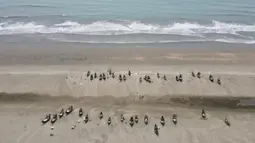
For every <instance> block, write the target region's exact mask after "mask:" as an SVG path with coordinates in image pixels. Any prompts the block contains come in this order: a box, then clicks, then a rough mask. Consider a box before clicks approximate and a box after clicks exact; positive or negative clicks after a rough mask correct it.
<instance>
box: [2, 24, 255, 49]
mask: <svg viewBox="0 0 255 143" xmlns="http://www.w3.org/2000/svg"><path fill="white" fill-rule="evenodd" d="M239 32H255V24H253V25H252V24H251V25H247V24H237V23H223V22H219V21H212V23H211V24H207V25H206V24H204V25H202V24H198V23H190V22H183V23H172V24H168V25H157V24H150V23H142V22H138V21H120V22H108V21H96V22H93V23H90V24H82V23H78V22H74V21H66V22H64V23H58V24H53V25H51V26H46V25H41V24H37V23H36V22H29V23H23V22H17V23H8V22H3V23H0V35H11V34H33V33H43V34H51V33H64V34H84V35H123V34H137V33H138V34H139V33H144V34H174V35H187V36H197V37H200V38H202V39H203V38H204V37H203V34H205V33H212V34H232V35H237V36H243V35H240V33H239ZM205 38H206V37H205ZM244 38H245V39H247V40H243V41H242V40H238V39H225V38H223V39H206V40H205V41H210V40H212V41H220V42H230V43H232V42H234V43H247V44H253V43H254V38H252V37H246V36H244ZM117 42H122V41H117ZM145 42H146V41H145ZM156 42H159V43H162V41H160V40H159V41H156ZM163 42H164V41H163ZM174 42H176V41H174ZM124 43H125V42H124ZM135 43H136V42H135ZM149 43H151V42H149ZM153 43H154V41H153Z"/></svg>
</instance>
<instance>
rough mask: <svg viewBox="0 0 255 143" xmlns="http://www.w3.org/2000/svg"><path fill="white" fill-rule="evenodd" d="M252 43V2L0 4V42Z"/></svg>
mask: <svg viewBox="0 0 255 143" xmlns="http://www.w3.org/2000/svg"><path fill="white" fill-rule="evenodd" d="M6 36H8V37H11V36H19V37H22V36H26V37H43V38H45V39H48V40H51V41H58V42H74V43H75V42H78V43H120V44H129V43H132V44H136V43H137V44H150V43H151V44H157V43H158V44H162V43H185V42H203V43H205V42H224V43H238V44H254V43H255V0H0V38H1V37H2V39H3V38H4V37H6Z"/></svg>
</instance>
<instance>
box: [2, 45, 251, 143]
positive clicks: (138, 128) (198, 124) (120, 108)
mask: <svg viewBox="0 0 255 143" xmlns="http://www.w3.org/2000/svg"><path fill="white" fill-rule="evenodd" d="M102 51H103V52H102ZM104 51H105V52H104ZM254 54H255V50H253V49H244V50H243V51H240V50H233V49H224V50H215V51H210V50H208V51H206V50H201V49H194V50H193V51H190V50H187V49H182V50H178V49H160V48H157V49H156V48H150V49H139V48H133V49H130V50H127V49H114V48H112V49H111V48H110V49H107V50H105V49H72V50H69V49H67V48H63V49H61V50H59V49H57V48H56V49H47V50H46V51H42V50H41V49H29V48H24V49H19V50H17V49H16V50H15V49H6V48H2V49H0V55H1V58H0V59H1V60H0V64H1V66H0V81H1V82H0V92H1V94H0V128H1V129H2V130H1V131H0V143H15V142H17V143H34V142H38V143H41V142H66V143H69V142H70V143H80V142H89V143H101V142H102V143H115V142H123V143H126V142H127V143H138V142H139V143H145V142H146V143H152V142H162V143H169V142H175V143H206V142H208V143H209V142H210V143H246V142H247V143H253V142H255V137H254V136H253V132H254V131H255V130H254V127H255V122H254V117H255V114H254V112H253V108H252V107H249V108H248V107H243V106H240V105H241V104H242V103H244V102H245V101H242V100H243V99H250V98H254V92H255V89H254V87H255V67H254V63H255V62H254V61H255V57H254V56H253V55H254ZM109 68H111V69H112V70H113V71H114V72H115V74H116V75H117V76H116V78H115V79H113V78H111V77H109V79H107V80H106V81H99V80H98V78H97V79H95V80H93V81H90V79H89V78H88V77H87V76H86V74H87V71H88V70H90V71H91V72H92V73H94V72H96V73H103V72H105V73H106V70H107V69H109ZM128 70H131V71H132V76H127V81H126V82H119V81H118V78H117V77H118V74H127V71H128ZM191 71H194V72H198V71H200V72H201V73H202V78H201V79H198V78H194V77H192V76H191ZM157 72H158V73H160V75H161V76H162V75H166V77H167V81H165V80H163V79H162V78H160V79H158V78H157V76H156V73H157ZM178 74H182V75H183V82H182V83H180V82H176V81H175V76H176V75H178ZM209 74H213V75H214V77H215V79H217V78H220V79H221V81H222V85H218V84H217V83H211V82H210V81H209V80H208V76H209ZM144 75H150V76H151V78H152V81H153V83H151V84H150V83H146V82H144V81H143V82H142V83H139V78H140V77H143V76H144ZM246 102H247V101H246ZM70 104H72V105H74V107H75V109H76V110H75V112H74V113H72V114H71V115H69V116H66V117H64V118H63V119H61V120H59V121H57V122H56V123H55V124H54V130H51V129H50V127H51V125H50V124H46V125H44V126H43V125H42V124H41V120H42V119H43V118H44V116H45V114H47V113H58V112H59V111H60V109H61V108H67V107H68V105H70ZM203 107H204V108H205V109H206V111H207V113H208V118H209V119H208V120H201V119H200V114H201V109H202V108H203ZM78 108H83V109H84V111H85V112H86V113H88V114H89V116H90V117H91V122H89V123H88V124H85V123H84V122H80V123H77V121H78V120H79V118H78V113H77V112H78ZM246 108H248V109H246ZM100 111H103V112H104V114H105V117H104V119H103V120H99V119H98V114H99V112H100ZM174 113H176V114H177V115H178V124H177V126H175V125H174V124H173V123H172V121H171V118H172V115H173V114H174ZM120 114H124V116H125V117H126V119H129V117H130V116H133V115H136V114H137V115H139V117H140V118H141V120H140V122H139V124H137V125H135V126H134V127H133V128H131V127H130V126H129V125H128V123H120V121H119V118H120ZM145 114H147V115H148V116H149V118H150V121H149V125H148V126H145V125H144V123H143V122H142V121H143V117H144V115H145ZM162 115H164V116H165V117H166V120H167V122H166V126H164V127H162V126H161V125H160V123H159V121H160V117H161V116H162ZM109 116H111V117H112V118H113V122H112V126H110V127H108V125H107V118H108V117H109ZM225 117H227V118H228V119H229V121H230V122H231V126H230V127H228V126H226V124H225V123H224V122H223V120H224V118H225ZM73 124H76V125H77V126H76V128H75V129H74V130H71V127H72V125H73ZM154 124H158V125H159V126H160V131H159V132H160V133H159V136H156V135H155V134H154V131H153V126H154ZM50 133H54V136H53V137H51V136H50Z"/></svg>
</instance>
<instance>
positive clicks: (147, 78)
mask: <svg viewBox="0 0 255 143" xmlns="http://www.w3.org/2000/svg"><path fill="white" fill-rule="evenodd" d="M131 75H132V72H131V71H130V70H129V71H128V72H127V76H131ZM191 75H192V77H197V78H199V79H200V78H201V77H202V74H201V72H197V73H196V74H195V72H191ZM127 76H126V75H125V74H119V77H118V80H119V81H120V82H123V81H124V82H125V81H126V80H127ZM156 76H157V78H158V79H160V78H162V79H163V80H165V81H167V77H166V75H165V74H163V76H160V74H159V73H157V75H156ZM87 77H88V78H90V80H91V81H92V80H94V79H96V78H97V77H98V74H97V73H94V74H93V73H92V72H91V71H88V72H87ZM109 77H112V78H115V77H116V75H115V73H114V72H113V71H112V70H110V69H109V70H108V71H107V72H106V73H101V74H99V80H100V81H101V80H107V79H108V78H109ZM208 79H209V80H210V81H211V82H212V83H213V82H214V81H216V83H217V84H219V85H221V80H220V78H217V79H215V78H214V76H213V75H212V74H210V75H209V78H208ZM175 80H176V81H177V82H183V75H182V74H179V75H176V76H175ZM143 81H145V82H147V83H152V82H153V81H152V79H151V77H150V76H149V75H145V76H143V77H140V78H139V82H140V83H142V82H143Z"/></svg>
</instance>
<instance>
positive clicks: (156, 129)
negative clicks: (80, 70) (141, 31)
mask: <svg viewBox="0 0 255 143" xmlns="http://www.w3.org/2000/svg"><path fill="white" fill-rule="evenodd" d="M73 110H74V109H73V106H69V107H68V108H67V110H65V111H64V109H61V111H60V112H59V114H58V115H57V114H53V115H52V118H51V114H47V115H46V117H45V118H44V119H43V120H42V123H43V124H46V123H47V122H49V121H50V122H51V124H54V123H55V122H56V121H57V120H58V119H61V118H62V117H63V116H64V115H66V116H68V115H69V114H70V113H72V112H73ZM83 114H84V112H83V109H82V108H80V109H79V113H78V116H79V117H80V118H82V116H83ZM103 118H104V114H103V112H100V113H99V119H100V120H102V119H103ZM201 119H203V120H207V119H208V117H207V115H206V112H205V110H204V109H202V112H201ZM83 121H84V123H85V124H87V123H88V122H89V121H92V120H91V119H89V116H88V114H86V115H85V116H84V118H83ZM125 121H126V119H125V117H124V115H123V114H121V115H120V122H121V123H123V122H125ZM143 121H144V124H145V125H146V126H147V125H148V124H149V117H148V115H145V116H144V119H143ZM127 122H128V123H129V125H130V127H133V126H134V125H135V124H138V123H139V118H138V115H134V116H131V117H130V119H129V121H128V120H127ZM172 122H173V123H174V125H177V123H178V119H177V114H173V115H172ZM224 122H225V124H226V125H227V126H230V122H229V121H228V119H227V118H225V120H224ZM107 124H108V126H110V125H111V124H112V117H108V120H107ZM160 124H161V126H162V127H164V126H165V124H166V120H165V117H164V116H161V118H160ZM75 127H76V125H73V126H72V128H71V129H75ZM154 133H155V134H156V135H159V127H158V125H157V124H155V125H154Z"/></svg>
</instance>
